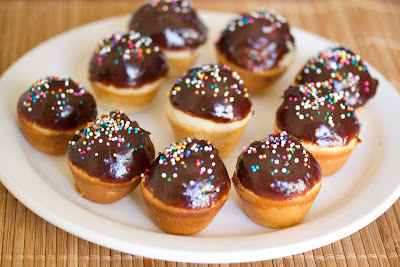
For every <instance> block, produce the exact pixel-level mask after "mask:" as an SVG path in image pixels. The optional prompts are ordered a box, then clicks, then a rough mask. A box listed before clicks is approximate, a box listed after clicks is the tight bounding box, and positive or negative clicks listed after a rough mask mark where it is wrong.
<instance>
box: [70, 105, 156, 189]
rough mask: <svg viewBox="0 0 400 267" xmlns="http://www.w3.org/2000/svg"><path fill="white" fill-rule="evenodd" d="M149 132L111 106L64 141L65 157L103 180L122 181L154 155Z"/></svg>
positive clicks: (146, 164) (142, 167) (133, 174)
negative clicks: (66, 145) (111, 108)
mask: <svg viewBox="0 0 400 267" xmlns="http://www.w3.org/2000/svg"><path fill="white" fill-rule="evenodd" d="M149 135H150V133H149V132H147V131H145V130H143V129H142V128H140V127H139V124H138V123H137V122H136V121H130V120H129V118H128V116H126V115H125V114H124V113H123V112H122V111H119V110H112V111H110V112H109V113H107V114H103V115H102V116H101V117H100V118H99V119H97V120H96V121H94V122H91V123H90V124H88V126H87V127H86V128H85V129H83V130H82V131H81V132H79V133H78V134H77V135H75V137H74V138H73V140H72V141H70V142H69V145H68V150H67V154H68V159H69V161H70V162H72V163H73V164H74V165H75V166H77V167H79V168H81V169H83V170H84V171H85V172H87V173H88V174H89V175H90V176H94V177H96V178H99V179H101V180H102V181H104V182H126V181H129V180H131V179H132V178H134V177H136V176H138V175H141V174H142V173H143V172H144V171H145V170H146V169H147V168H149V167H150V165H151V163H152V161H153V159H154V154H155V152H154V146H153V143H152V142H151V140H150V137H149Z"/></svg>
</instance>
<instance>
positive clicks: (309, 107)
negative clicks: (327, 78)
mask: <svg viewBox="0 0 400 267" xmlns="http://www.w3.org/2000/svg"><path fill="white" fill-rule="evenodd" d="M284 98H285V99H284V102H283V104H282V105H281V106H280V107H279V108H278V111H277V113H276V123H277V126H278V127H279V129H281V130H285V131H287V132H288V134H291V135H293V136H294V137H296V138H297V139H300V140H304V141H307V142H311V143H314V144H317V145H319V146H323V147H324V146H329V147H330V146H345V145H347V144H348V143H349V142H350V141H351V140H352V139H354V138H356V139H358V136H359V133H360V122H359V121H358V119H357V115H356V111H355V110H354V109H353V107H351V106H350V105H349V104H348V103H347V101H346V100H345V97H344V93H343V91H340V92H336V91H334V90H333V88H332V85H331V84H330V83H328V82H325V83H319V82H318V83H316V84H314V83H310V84H307V85H297V86H290V87H289V89H287V90H286V91H285V94H284Z"/></svg>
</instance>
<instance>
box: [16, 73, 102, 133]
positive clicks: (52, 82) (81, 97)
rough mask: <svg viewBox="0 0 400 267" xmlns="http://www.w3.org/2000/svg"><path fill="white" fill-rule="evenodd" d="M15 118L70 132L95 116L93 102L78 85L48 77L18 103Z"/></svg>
mask: <svg viewBox="0 0 400 267" xmlns="http://www.w3.org/2000/svg"><path fill="white" fill-rule="evenodd" d="M17 111H18V114H19V116H22V117H24V118H25V119H27V120H29V121H32V122H34V123H37V124H38V125H40V126H41V127H43V128H48V129H52V130H74V129H76V128H77V127H79V126H82V125H84V124H86V123H87V122H89V121H92V120H94V119H95V118H96V116H97V108H96V102H95V101H94V98H93V96H92V95H91V94H89V93H88V92H87V91H86V89H85V88H84V87H83V86H82V85H81V84H80V83H78V82H75V81H73V80H71V78H68V79H62V78H59V77H54V76H52V77H48V78H46V79H42V80H39V81H37V82H36V83H35V84H33V85H32V86H31V87H30V88H29V89H28V91H26V92H25V93H24V94H23V95H22V96H21V97H20V98H19V100H18V105H17Z"/></svg>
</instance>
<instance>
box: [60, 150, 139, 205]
mask: <svg viewBox="0 0 400 267" xmlns="http://www.w3.org/2000/svg"><path fill="white" fill-rule="evenodd" d="M67 162H68V166H69V168H70V170H71V172H72V175H73V177H74V179H75V188H76V190H77V191H78V193H79V194H80V195H81V197H84V198H87V199H89V200H90V201H92V202H95V203H99V204H110V203H114V202H117V201H119V200H121V199H123V198H124V197H126V196H127V195H129V194H130V193H132V191H133V190H134V189H135V188H136V187H137V186H138V184H139V182H140V175H139V176H136V177H133V178H132V180H130V181H128V182H123V183H107V182H103V181H102V180H101V179H99V178H96V177H92V176H90V175H89V174H88V173H87V172H85V171H84V170H83V169H81V168H79V167H77V166H75V165H74V164H73V163H72V162H70V161H69V159H68V156H67Z"/></svg>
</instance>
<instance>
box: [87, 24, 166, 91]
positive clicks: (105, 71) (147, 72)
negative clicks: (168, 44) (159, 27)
mask: <svg viewBox="0 0 400 267" xmlns="http://www.w3.org/2000/svg"><path fill="white" fill-rule="evenodd" d="M167 72H168V67H167V64H166V61H165V56H164V54H163V53H162V51H161V50H160V48H159V47H158V46H157V45H155V44H154V43H153V40H152V39H151V38H150V37H148V36H144V35H141V34H140V33H138V32H134V31H131V32H129V33H114V34H113V35H111V36H109V37H107V38H105V39H104V40H101V41H100V42H99V44H98V46H97V48H96V50H95V51H94V53H93V56H92V58H91V60H90V62H89V79H90V80H91V81H92V82H101V83H104V84H106V85H113V86H114V87H116V88H126V87H129V88H133V89H134V88H139V87H141V86H142V85H144V84H146V83H151V82H154V81H155V80H157V79H158V78H160V77H164V76H166V75H167Z"/></svg>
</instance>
